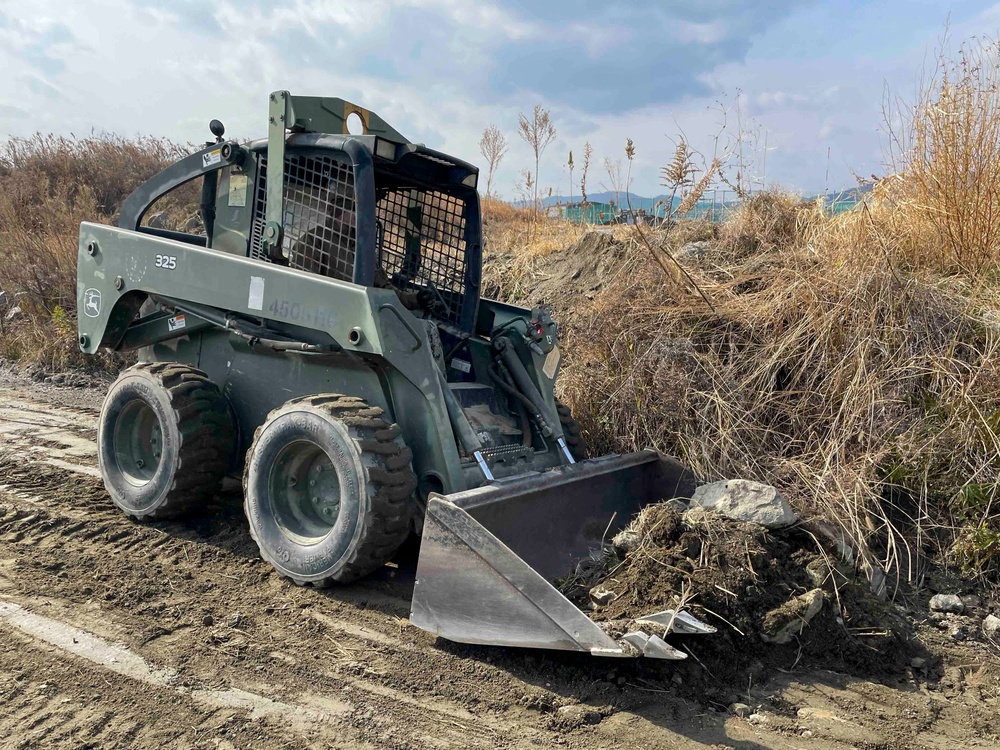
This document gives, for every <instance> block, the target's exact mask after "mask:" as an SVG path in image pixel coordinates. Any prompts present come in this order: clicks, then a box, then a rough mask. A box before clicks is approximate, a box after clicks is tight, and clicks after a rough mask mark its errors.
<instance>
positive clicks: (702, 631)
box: [636, 609, 717, 635]
mask: <svg viewBox="0 0 1000 750" xmlns="http://www.w3.org/2000/svg"><path fill="white" fill-rule="evenodd" d="M636 625H637V626H638V627H640V628H646V629H647V630H658V629H659V628H663V629H664V635H666V634H667V633H681V634H683V635H709V634H711V633H715V632H717V631H716V628H713V627H712V626H711V625H708V624H706V623H704V622H702V621H701V620H699V619H698V618H697V617H695V616H694V615H692V614H691V613H690V612H685V611H684V610H680V611H675V610H672V609H665V610H663V611H662V612H654V613H653V614H651V615H645V616H643V617H640V618H639V619H638V620H636Z"/></svg>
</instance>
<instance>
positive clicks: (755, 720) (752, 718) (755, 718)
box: [747, 713, 767, 724]
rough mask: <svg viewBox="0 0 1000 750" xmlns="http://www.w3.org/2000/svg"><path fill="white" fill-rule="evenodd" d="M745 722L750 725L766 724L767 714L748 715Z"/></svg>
mask: <svg viewBox="0 0 1000 750" xmlns="http://www.w3.org/2000/svg"><path fill="white" fill-rule="evenodd" d="M747 721H749V722H750V723H751V724H767V714H757V713H754V714H750V715H749V716H748V717H747Z"/></svg>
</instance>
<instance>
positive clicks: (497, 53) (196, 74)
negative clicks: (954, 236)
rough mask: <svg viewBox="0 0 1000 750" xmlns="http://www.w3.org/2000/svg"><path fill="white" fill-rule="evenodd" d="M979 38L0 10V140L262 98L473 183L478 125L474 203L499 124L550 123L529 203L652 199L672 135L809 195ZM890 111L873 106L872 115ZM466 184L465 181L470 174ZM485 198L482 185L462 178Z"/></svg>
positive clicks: (571, 10) (195, 126) (143, 4)
mask: <svg viewBox="0 0 1000 750" xmlns="http://www.w3.org/2000/svg"><path fill="white" fill-rule="evenodd" d="M946 28H947V29H948V36H949V38H950V40H951V42H950V43H951V46H952V47H954V46H955V45H956V44H957V43H958V42H960V41H961V40H963V39H967V38H970V37H972V36H976V35H978V36H987V37H994V38H995V37H996V36H997V33H998V31H1000V3H998V4H991V3H987V2H974V1H972V0H954V2H925V1H924V0H884V1H883V2H846V1H838V0H834V1H831V2H797V1H796V0H761V1H759V2H748V1H747V0H737V1H734V2H730V1H728V0H699V1H698V2H691V1H690V0H684V1H683V2H681V1H679V0H617V1H616V0H603V1H602V2H595V1H594V0H572V2H569V1H567V0H545V1H544V2H540V1H539V0H530V1H529V0H311V1H309V2H306V1H304V0H277V1H275V2H263V1H262V0H242V1H241V2H232V1H231V0H217V1H216V2H204V1H203V0H198V1H195V0H73V2H67V1H66V0H30V2H26V1H24V0H0V71H2V75H0V136H5V137H9V136H28V135H31V134H32V133H34V132H36V131H38V132H42V133H55V134H59V135H68V134H75V135H78V136H85V135H90V134H91V133H93V132H102V131H103V132H114V133H118V134H121V135H125V136H132V135H138V134H152V135H157V136H165V137H168V138H170V139H173V140H176V141H179V142H184V143H187V142H191V143H195V142H201V141H203V140H205V139H206V138H208V137H209V131H208V122H209V120H211V119H212V118H218V119H220V120H222V121H223V122H224V123H225V124H226V127H227V136H229V137H233V138H236V139H248V138H256V137H262V136H264V135H265V134H266V117H267V101H266V100H267V94H268V93H269V92H270V91H273V90H277V89H288V90H289V91H291V92H292V93H293V94H302V95H314V96H339V97H342V98H344V99H347V100H349V101H352V102H355V103H357V104H359V105H361V106H363V107H366V108H368V109H371V110H374V111H375V112H377V113H378V114H379V115H381V116H382V118H383V119H385V120H386V121H388V122H389V123H390V124H392V125H393V126H394V127H395V128H396V129H397V130H398V131H400V132H402V133H403V134H404V135H405V136H406V137H408V138H409V139H410V140H411V141H414V142H419V143H425V144H426V145H428V146H430V147H432V148H436V149H439V150H442V151H445V152H448V153H451V154H454V155H455V156H458V157H460V158H463V159H466V160H467V161H471V162H473V163H475V164H478V165H480V166H481V167H485V164H484V159H483V158H482V156H481V154H480V152H479V146H478V142H479V138H480V136H481V134H482V131H483V129H484V128H485V127H487V126H488V125H490V124H495V125H497V126H498V127H499V128H500V129H501V131H502V132H504V134H505V135H506V137H507V139H508V140H509V142H510V150H509V151H508V153H507V156H506V157H505V159H504V161H503V162H502V164H501V167H500V169H499V171H498V173H497V176H496V178H495V181H494V183H495V187H494V190H495V192H497V193H499V194H500V195H501V196H502V197H505V198H508V199H514V198H517V197H518V188H517V184H518V182H519V180H520V174H521V171H522V170H524V169H526V168H530V169H532V170H533V168H534V165H533V158H532V156H531V153H530V150H529V148H528V146H527V145H526V144H525V143H524V142H523V141H521V140H520V139H519V138H518V135H517V121H518V115H519V114H520V113H526V114H527V113H530V112H531V110H532V107H533V106H534V105H536V104H539V105H541V106H542V107H543V108H545V109H546V110H548V111H549V112H550V116H551V119H552V122H553V124H554V126H555V128H556V132H557V135H556V138H555V140H554V141H553V142H552V144H551V145H550V146H549V147H548V149H547V150H546V151H545V152H544V154H543V158H542V165H541V169H540V185H541V187H542V189H543V191H547V190H548V188H552V190H553V191H554V193H556V194H567V193H569V191H570V185H571V183H570V173H569V170H568V169H567V166H566V162H567V159H568V155H569V152H570V151H572V152H573V156H574V161H575V163H576V170H575V173H574V181H573V182H574V183H575V184H574V185H573V193H575V194H576V195H579V179H580V166H581V162H582V151H583V146H584V143H585V142H588V141H589V142H590V143H591V145H592V147H593V150H594V156H593V160H592V165H591V173H590V176H589V178H588V185H589V187H588V191H589V192H590V193H594V192H597V191H599V190H601V189H602V188H608V189H613V180H612V179H611V178H610V177H609V175H608V173H607V171H606V170H605V169H604V166H603V165H604V161H605V159H610V160H612V161H617V160H621V161H622V163H623V170H624V167H625V165H626V160H625V140H626V138H632V139H633V141H634V143H635V147H636V155H635V159H634V161H633V163H632V171H631V187H632V190H633V192H636V193H638V194H641V195H647V196H651V195H656V194H659V193H662V192H663V188H662V187H660V185H659V182H660V177H659V170H660V168H661V167H662V166H663V165H665V164H666V163H667V162H669V160H670V158H671V156H672V154H673V151H674V143H675V142H676V139H677V138H678V137H679V136H680V135H683V137H684V138H685V139H686V141H687V142H688V143H689V144H690V145H691V146H692V147H693V148H694V149H696V150H697V151H698V152H699V153H700V154H701V155H702V156H703V157H704V158H705V159H710V158H711V157H712V155H713V154H716V153H717V154H720V155H723V156H726V157H727V158H728V159H729V163H730V164H733V165H734V166H733V167H732V168H731V169H730V175H731V176H732V175H734V171H735V168H736V167H735V164H736V163H737V162H738V157H737V153H736V152H737V150H736V148H735V145H734V137H735V135H736V133H737V132H743V133H744V134H745V137H744V139H743V163H744V167H743V176H744V177H745V178H747V179H750V180H752V181H753V182H754V184H755V185H757V186H759V185H762V184H767V185H782V186H784V187H786V188H789V189H791V190H795V191H798V192H802V193H804V194H812V193H816V192H821V191H824V190H827V189H830V190H833V189H840V188H845V187H851V186H853V185H855V184H856V179H857V177H858V176H860V177H865V178H867V177H870V176H871V175H872V174H875V175H883V174H885V173H886V172H887V170H890V169H891V165H887V164H886V159H885V146H886V131H887V128H886V125H885V120H886V118H885V116H884V111H885V110H884V107H883V104H884V101H885V96H886V93H887V92H888V93H889V94H890V95H891V96H893V97H901V98H902V100H903V101H909V100H912V98H913V96H914V94H915V91H916V86H917V84H918V81H919V80H920V78H921V75H922V71H926V70H927V69H928V66H929V65H931V64H932V63H933V60H934V56H935V51H936V50H938V49H940V48H941V45H942V40H943V37H944V34H945V29H946ZM892 111H893V110H892V108H890V118H891V112H892ZM483 172H484V176H485V168H484V170H483ZM481 186H485V179H482V180H481Z"/></svg>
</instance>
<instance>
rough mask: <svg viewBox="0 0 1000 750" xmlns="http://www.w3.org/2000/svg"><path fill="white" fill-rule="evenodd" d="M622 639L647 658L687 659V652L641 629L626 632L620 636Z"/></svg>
mask: <svg viewBox="0 0 1000 750" xmlns="http://www.w3.org/2000/svg"><path fill="white" fill-rule="evenodd" d="M622 640H623V641H625V642H626V643H629V644H631V645H633V646H635V647H636V648H637V649H638V650H639V651H641V652H642V655H643V656H645V657H646V658H648V659H669V660H671V661H680V660H681V659H687V654H685V653H684V652H683V651H678V650H677V649H676V648H674V647H673V646H671V645H670V644H669V643H667V642H666V641H665V640H663V639H662V638H660V636H658V635H646V634H645V633H644V632H642V631H641V630H636V631H633V632H631V633H626V634H625V635H623V636H622Z"/></svg>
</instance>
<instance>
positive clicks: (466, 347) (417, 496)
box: [78, 91, 713, 658]
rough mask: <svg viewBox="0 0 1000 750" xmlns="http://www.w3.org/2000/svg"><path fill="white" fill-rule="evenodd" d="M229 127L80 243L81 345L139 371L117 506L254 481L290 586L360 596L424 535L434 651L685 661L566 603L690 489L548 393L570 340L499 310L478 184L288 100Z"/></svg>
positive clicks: (125, 380) (104, 456)
mask: <svg viewBox="0 0 1000 750" xmlns="http://www.w3.org/2000/svg"><path fill="white" fill-rule="evenodd" d="M352 119H356V120H357V127H356V129H357V130H359V131H360V132H358V133H356V134H352V132H351V130H352V129H351V128H350V126H349V125H350V122H351V121H352ZM211 130H212V132H213V134H214V135H215V140H214V141H212V142H209V143H207V144H206V146H205V148H202V149H201V150H199V151H197V152H196V153H193V154H191V155H190V156H187V157H185V158H183V159H181V160H179V161H178V162H176V163H175V164H173V165H172V166H170V167H168V168H166V169H165V170H163V171H162V172H160V173H159V174H158V175H156V176H155V177H153V178H152V179H150V180H149V181H148V182H146V183H145V184H143V185H142V186H140V187H139V188H138V189H137V190H135V191H134V192H133V193H132V194H131V195H130V196H129V197H128V199H127V200H126V201H125V203H124V205H123V208H122V211H121V217H120V220H119V223H118V226H117V227H111V226H102V225H97V224H91V223H84V224H82V225H81V229H80V250H79V262H78V303H79V307H78V309H79V315H78V318H79V337H80V338H79V344H80V348H81V349H82V350H83V351H84V352H87V353H94V352H96V351H97V350H98V348H99V347H106V348H109V349H113V350H117V351H128V350H138V353H139V355H138V358H139V362H140V364H138V365H136V366H134V367H132V368H130V369H128V370H126V371H124V372H123V373H122V374H121V376H120V377H119V378H118V380H117V381H116V382H115V383H114V385H112V387H111V388H110V390H109V392H108V394H107V397H106V399H105V401H104V404H103V407H102V411H101V416H100V420H99V428H98V441H97V443H98V456H99V463H100V468H101V474H102V476H103V479H104V483H105V485H106V487H107V490H108V492H109V494H110V495H111V498H112V499H113V500H114V502H115V503H116V504H117V505H118V506H119V507H120V508H121V509H122V510H123V511H124V512H125V513H126V514H127V515H128V516H130V517H132V518H133V519H156V518H166V517H174V516H178V515H181V514H183V513H185V512H188V511H193V510H197V509H198V508H199V506H200V505H202V504H203V503H204V502H205V501H206V500H208V499H210V498H211V497H212V496H213V495H214V494H215V493H216V492H217V491H218V489H219V487H220V484H221V482H222V480H223V479H224V478H225V477H226V476H227V475H229V474H233V473H236V472H238V471H240V470H241V469H242V476H243V489H244V497H245V511H246V516H247V519H248V521H249V525H250V532H251V534H252V536H253V538H254V539H255V541H256V542H257V544H258V546H259V547H260V553H261V556H262V557H263V558H264V559H265V560H266V561H267V562H269V563H270V564H271V565H273V566H274V567H275V568H276V569H277V571H278V572H279V573H280V574H281V575H282V576H285V577H287V578H289V579H291V580H292V581H294V582H295V583H297V584H300V585H306V584H311V585H316V586H324V585H327V584H330V583H335V582H347V581H352V580H355V579H357V578H359V577H362V576H364V575H366V574H368V573H370V572H372V571H373V570H375V569H377V568H379V567H380V566H382V565H384V564H385V563H386V561H388V560H389V559H390V558H391V557H392V555H393V554H394V552H395V551H396V550H397V548H398V547H399V546H400V545H401V544H402V543H403V541H404V540H405V539H406V538H407V537H408V535H410V534H411V533H418V534H420V536H421V542H420V551H419V558H418V562H417V570H416V582H415V586H414V593H413V603H412V616H411V621H412V622H413V624H415V625H417V626H419V627H421V628H423V629H425V630H428V631H430V632H432V633H436V634H438V635H439V636H441V637H444V638H446V639H451V640H454V641H459V642H466V643H477V644H498V645H509V646H523V647H537V648H555V649H567V650H575V651H587V652H591V653H593V654H599V655H605V656H629V655H636V654H640V653H643V654H646V655H647V656H654V657H662V658H682V657H683V656H684V655H685V654H683V652H680V651H678V650H676V649H674V648H672V647H671V646H668V645H667V644H666V643H665V642H664V641H663V640H662V639H661V636H660V635H658V634H656V633H654V634H647V633H645V632H642V631H640V632H635V633H629V634H628V635H627V636H626V637H623V638H620V639H615V638H612V637H611V636H609V635H608V634H606V633H605V632H604V631H603V630H602V629H601V628H599V627H598V626H597V625H596V623H594V622H593V621H592V620H590V619H589V618H588V617H587V615H586V614H584V612H583V611H581V610H580V609H578V608H577V607H576V606H574V605H573V604H572V603H571V602H570V601H569V600H568V599H567V598H566V597H564V596H563V594H561V593H560V592H559V590H558V589H557V588H556V587H555V586H554V585H553V584H552V581H553V580H554V579H557V578H559V577H561V576H566V575H568V574H570V573H572V572H573V570H574V567H575V566H576V565H578V564H579V563H580V562H581V560H584V559H585V558H587V557H588V556H589V555H592V554H594V553H595V552H597V553H599V551H600V550H601V547H602V544H603V543H604V541H605V540H606V539H610V538H611V536H612V535H613V534H614V533H615V532H616V531H617V530H619V529H620V528H622V527H623V526H624V525H626V524H627V523H628V522H629V520H630V519H631V518H632V517H633V516H634V515H635V514H636V513H637V512H638V511H639V510H641V509H642V508H643V507H644V506H645V505H647V504H649V503H651V502H658V501H661V500H664V499H668V498H673V497H689V496H690V495H691V493H692V492H693V490H694V478H693V477H692V475H691V474H690V472H688V471H686V470H685V469H684V468H683V467H682V466H680V465H679V464H678V463H677V462H675V461H673V460H672V459H670V458H667V457H665V456H662V455H660V454H659V453H657V452H655V451H651V450H647V451H643V452H639V453H633V454H630V455H611V456H604V457H601V458H589V459H588V458H586V448H585V446H584V442H583V438H582V436H581V433H580V427H579V424H578V423H577V422H576V421H575V420H574V419H573V417H572V415H571V414H570V412H569V410H568V409H566V408H565V407H564V406H563V405H562V404H560V403H559V402H558V401H557V400H556V399H555V396H554V390H553V386H554V383H555V379H556V377H557V375H558V370H559V359H560V350H559V343H558V337H557V326H556V323H555V322H554V321H553V320H552V319H551V317H550V315H549V313H548V312H547V310H546V309H545V308H543V307H539V308H536V309H533V310H528V309H522V308H519V307H513V306H511V305H508V304H503V303H500V302H496V301H492V300H488V299H483V298H482V297H481V296H480V284H481V280H480V274H481V265H482V264H481V252H482V239H481V227H480V210H479V202H478V194H477V192H476V187H477V178H478V170H477V169H476V168H475V167H473V166H472V165H470V164H467V163H465V162H464V161H461V160H459V159H456V158H454V157H451V156H448V155H446V154H442V153H439V152H437V151H434V150H432V149H429V148H426V147H424V146H422V145H418V144H413V143H410V142H409V141H408V140H407V139H406V138H404V137H403V136H401V135H400V134H399V133H398V132H397V131H396V130H394V129H393V128H392V127H390V126H389V125H388V124H387V123H386V122H385V121H384V120H382V119H381V118H380V117H378V115H376V114H374V113H373V112H370V111H367V110H365V109H362V108H361V107H358V106H356V105H354V104H351V103H349V102H346V101H343V100H341V99H335V98H319V97H293V96H291V95H290V94H289V93H288V92H286V91H278V92H275V93H273V94H271V96H270V103H269V126H268V135H267V138H266V139H262V140H259V141H255V142H251V143H248V144H243V145H241V144H240V143H237V142H235V141H233V140H225V139H224V137H223V136H224V132H225V131H224V127H223V126H222V123H220V122H219V121H217V120H213V121H212V123H211ZM199 182H200V193H198V192H196V191H197V186H198V184H199ZM185 190H186V191H188V193H187V194H188V195H194V196H196V198H195V199H196V200H198V198H197V196H198V195H200V203H198V206H199V208H198V209H197V212H198V216H199V217H200V220H197V221H195V222H193V223H192V222H190V221H189V222H188V224H187V225H186V231H178V230H176V229H170V228H167V227H166V226H165V224H164V222H163V220H162V212H159V211H154V210H152V209H154V208H156V207H157V206H158V205H163V204H159V203H158V202H159V201H160V200H161V199H163V200H165V201H166V204H167V205H171V204H170V201H171V199H172V198H171V197H172V196H176V195H179V194H181V193H183V191H185ZM175 191H176V192H175ZM175 203H176V202H175ZM151 217H153V218H156V219H157V220H156V221H153V220H152V219H151ZM656 617H659V618H660V620H661V621H662V622H661V624H662V628H661V632H664V631H674V632H685V633H706V632H712V630H713V629H712V628H710V627H709V626H707V625H704V624H702V623H700V622H699V621H697V620H696V619H695V618H693V617H691V616H690V615H689V614H688V613H684V612H670V611H668V612H666V613H656V615H655V616H654V618H653V620H652V621H653V622H654V623H655V622H656V619H655V618H656ZM657 627H659V626H657Z"/></svg>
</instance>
